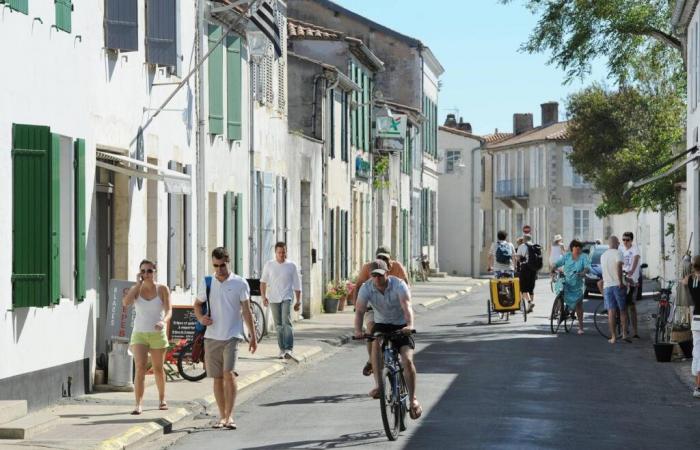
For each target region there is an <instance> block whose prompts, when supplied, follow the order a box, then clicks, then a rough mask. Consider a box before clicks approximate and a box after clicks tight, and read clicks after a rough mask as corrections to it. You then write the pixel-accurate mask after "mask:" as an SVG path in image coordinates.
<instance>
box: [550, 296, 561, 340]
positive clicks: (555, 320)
mask: <svg viewBox="0 0 700 450" xmlns="http://www.w3.org/2000/svg"><path fill="white" fill-rule="evenodd" d="M562 304H563V302H562V298H561V295H557V298H555V299H554V304H552V314H550V316H549V328H550V329H551V330H552V334H557V332H558V331H559V326H560V325H561V322H562V314H563V313H564V312H563V311H562Z"/></svg>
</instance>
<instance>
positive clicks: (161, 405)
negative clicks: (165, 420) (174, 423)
mask: <svg viewBox="0 0 700 450" xmlns="http://www.w3.org/2000/svg"><path fill="white" fill-rule="evenodd" d="M158 409H160V410H161V411H167V409H168V404H167V403H165V402H161V404H160V405H159V406H158Z"/></svg>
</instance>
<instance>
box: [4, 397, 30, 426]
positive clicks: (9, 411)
mask: <svg viewBox="0 0 700 450" xmlns="http://www.w3.org/2000/svg"><path fill="white" fill-rule="evenodd" d="M26 415H27V401H26V400H0V424H3V423H7V422H12V421H13V420H17V419H19V418H21V417H24V416H26Z"/></svg>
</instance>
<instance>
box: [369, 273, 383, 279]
mask: <svg viewBox="0 0 700 450" xmlns="http://www.w3.org/2000/svg"><path fill="white" fill-rule="evenodd" d="M383 276H384V274H381V273H373V274H372V278H382V277H383Z"/></svg>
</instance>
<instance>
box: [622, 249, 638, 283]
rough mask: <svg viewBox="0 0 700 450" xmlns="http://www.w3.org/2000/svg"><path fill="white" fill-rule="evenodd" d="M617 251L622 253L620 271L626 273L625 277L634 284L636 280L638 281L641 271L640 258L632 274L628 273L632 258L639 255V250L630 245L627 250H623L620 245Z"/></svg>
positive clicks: (632, 262)
mask: <svg viewBox="0 0 700 450" xmlns="http://www.w3.org/2000/svg"><path fill="white" fill-rule="evenodd" d="M618 250H620V252H621V253H622V270H624V271H625V272H627V276H628V277H629V278H632V280H634V282H635V283H636V282H637V280H639V274H640V272H641V270H642V268H641V265H642V261H641V258H640V260H639V261H637V267H636V268H635V269H634V273H630V269H631V268H632V264H634V257H635V256H637V255H639V248H638V247H637V246H636V245H632V246H631V247H630V248H629V249H628V248H625V245H624V244H622V245H620V247H618Z"/></svg>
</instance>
